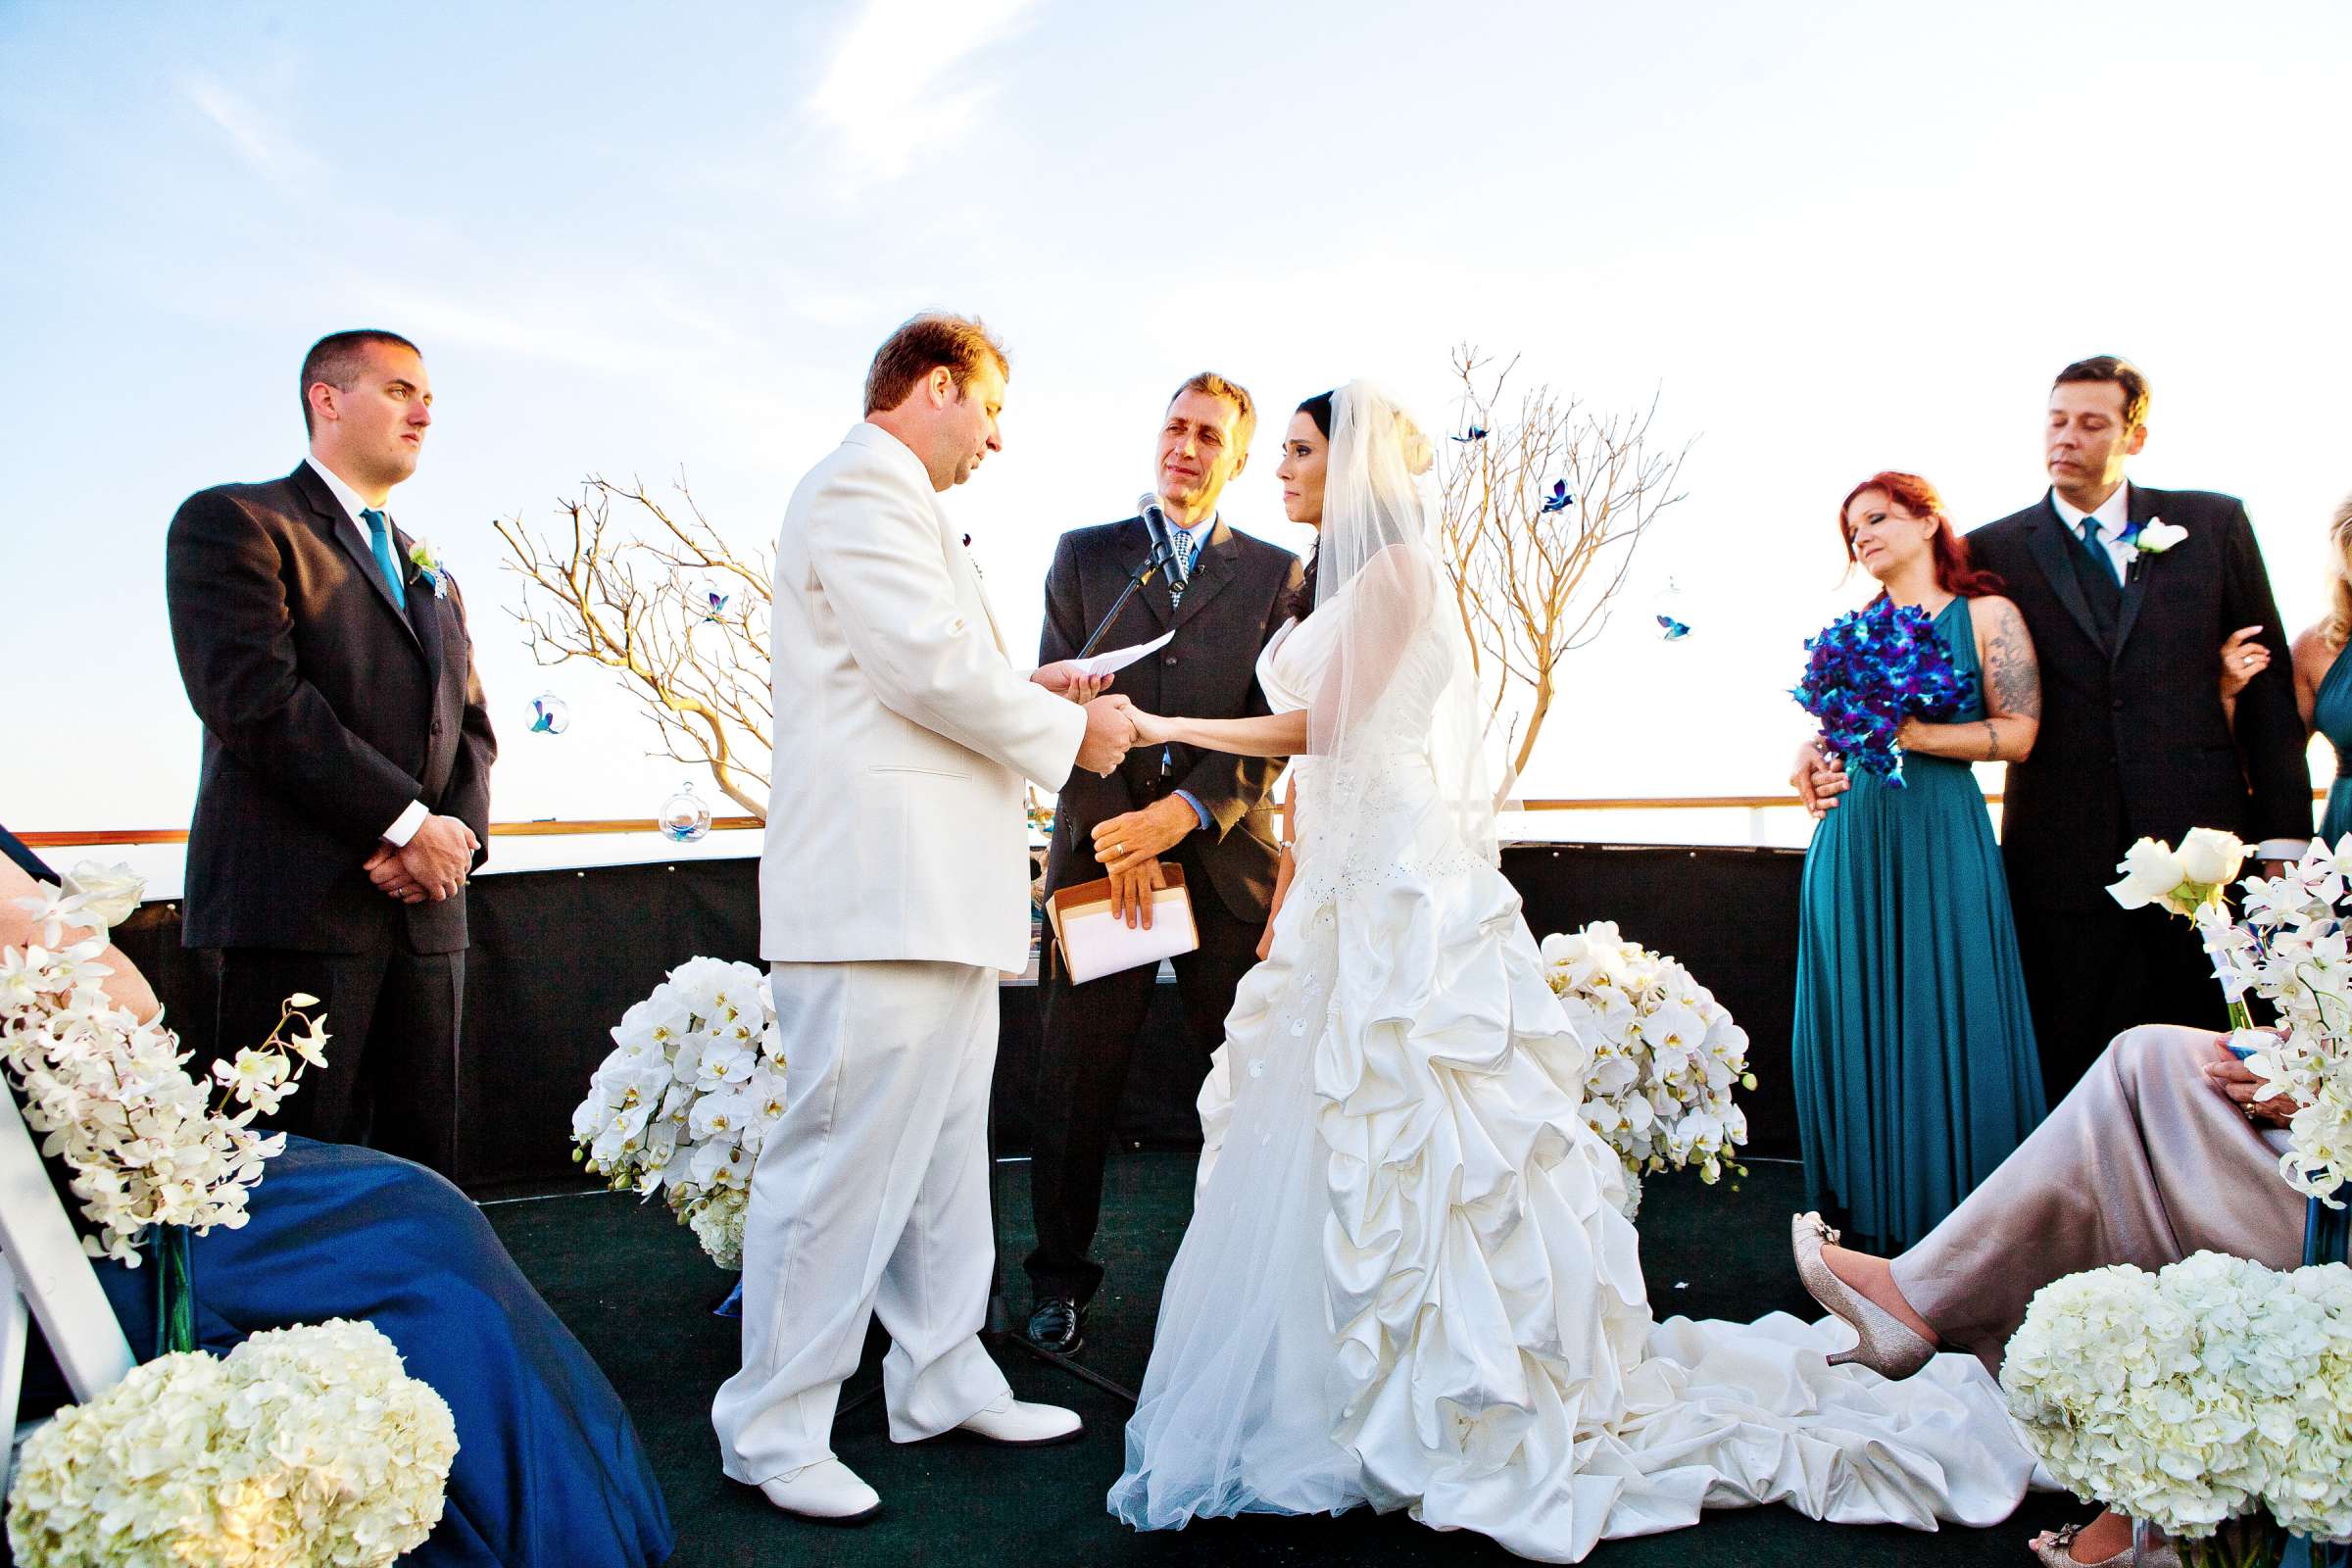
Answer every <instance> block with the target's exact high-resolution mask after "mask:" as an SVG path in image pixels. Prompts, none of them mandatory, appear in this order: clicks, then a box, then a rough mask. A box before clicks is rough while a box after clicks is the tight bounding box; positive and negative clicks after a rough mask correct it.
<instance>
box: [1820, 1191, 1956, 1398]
mask: <svg viewBox="0 0 2352 1568" xmlns="http://www.w3.org/2000/svg"><path fill="white" fill-rule="evenodd" d="M1836 1240H1838V1233H1837V1232H1836V1231H1834V1230H1832V1229H1830V1228H1829V1226H1827V1225H1825V1224H1823V1223H1822V1220H1821V1216H1820V1215H1819V1214H1814V1213H1804V1214H1799V1215H1797V1216H1795V1217H1794V1218H1793V1219H1791V1220H1790V1221H1789V1247H1790V1249H1791V1250H1793V1251H1794V1252H1795V1253H1796V1275H1797V1278H1799V1279H1801V1280H1803V1281H1804V1282H1805V1290H1806V1291H1807V1292H1808V1293H1809V1294H1810V1295H1811V1296H1812V1298H1813V1299H1814V1300H1816V1301H1818V1302H1820V1303H1821V1307H1822V1310H1824V1311H1826V1312H1829V1313H1831V1314H1832V1315H1834V1316H1836V1317H1838V1318H1841V1319H1843V1320H1844V1321H1845V1323H1846V1325H1847V1326H1848V1327H1850V1328H1851V1329H1852V1330H1853V1331H1854V1334H1855V1337H1856V1339H1857V1341H1858V1343H1857V1344H1856V1345H1855V1346H1854V1348H1852V1349H1850V1350H1840V1351H1838V1353H1837V1354H1836V1355H1833V1356H1831V1357H1830V1364H1831V1365H1832V1366H1842V1365H1844V1364H1845V1363H1847V1362H1849V1361H1850V1362H1853V1363H1855V1364H1857V1365H1860V1366H1866V1367H1868V1368H1870V1369H1871V1370H1872V1371H1873V1372H1876V1373H1877V1374H1878V1375H1879V1376H1881V1377H1883V1378H1907V1377H1909V1376H1910V1375H1911V1374H1912V1373H1914V1372H1916V1371H1918V1370H1919V1369H1920V1368H1921V1367H1923V1366H1926V1365H1927V1364H1928V1361H1929V1358H1930V1357H1932V1356H1934V1355H1935V1353H1936V1347H1935V1346H1933V1345H1931V1344H1929V1343H1928V1342H1927V1341H1926V1340H1923V1339H1921V1338H1920V1337H1919V1336H1918V1335H1916V1334H1914V1333H1912V1332H1911V1330H1910V1329H1908V1328H1906V1327H1904V1325H1903V1324H1902V1322H1901V1321H1900V1320H1899V1319H1897V1318H1896V1317H1895V1316H1894V1315H1893V1314H1892V1313H1890V1312H1888V1311H1887V1309H1886V1308H1885V1307H1882V1306H1880V1305H1879V1304H1878V1303H1877V1302H1876V1301H1873V1300H1872V1299H1870V1298H1868V1297H1866V1296H1864V1295H1863V1294H1862V1293H1861V1292H1859V1291H1857V1290H1855V1289H1854V1288H1853V1287H1852V1286H1850V1285H1848V1284H1846V1283H1845V1281H1843V1280H1841V1279H1839V1278H1838V1275H1837V1273H1836V1272H1835V1271H1834V1270H1832V1269H1831V1267H1830V1265H1829V1264H1827V1263H1825V1262H1823V1261H1822V1260H1821V1249H1822V1245H1823V1244H1824V1243H1827V1242H1835V1241H1836Z"/></svg>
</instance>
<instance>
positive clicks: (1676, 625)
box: [1546, 509, 1691, 643]
mask: <svg viewBox="0 0 2352 1568" xmlns="http://www.w3.org/2000/svg"><path fill="white" fill-rule="evenodd" d="M1546 510H1549V509H1546ZM1658 631H1659V633H1660V634H1661V635H1663V636H1664V637H1665V639H1666V640H1667V641H1668V642H1670V643H1679V642H1681V641H1682V640H1683V639H1684V638H1686V637H1688V636H1690V635H1691V628H1690V627H1689V626H1687V625H1685V624H1684V623H1683V622H1681V621H1679V620H1677V619H1675V618H1674V617H1673V616H1672V615H1667V614H1660V615H1659V616H1658Z"/></svg>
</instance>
